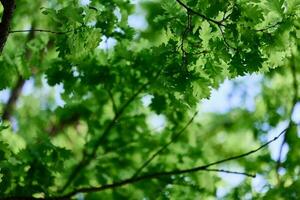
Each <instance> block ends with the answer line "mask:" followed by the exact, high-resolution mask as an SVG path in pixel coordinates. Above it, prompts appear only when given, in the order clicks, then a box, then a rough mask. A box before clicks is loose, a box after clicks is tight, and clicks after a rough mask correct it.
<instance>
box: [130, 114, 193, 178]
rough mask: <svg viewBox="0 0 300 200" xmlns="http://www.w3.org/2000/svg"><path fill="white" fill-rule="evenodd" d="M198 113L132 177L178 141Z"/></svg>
mask: <svg viewBox="0 0 300 200" xmlns="http://www.w3.org/2000/svg"><path fill="white" fill-rule="evenodd" d="M197 114H198V112H195V114H194V115H193V116H192V118H191V119H190V120H189V121H188V122H187V123H186V125H185V126H184V127H183V128H182V129H181V130H180V131H178V132H177V133H175V134H174V136H173V137H172V139H171V140H170V141H169V142H168V143H166V144H165V145H163V146H162V147H160V148H159V149H158V150H157V151H156V152H155V153H154V154H152V156H150V157H149V158H148V160H146V161H145V162H144V163H143V164H142V166H141V167H140V168H139V169H138V170H136V172H135V173H134V175H133V176H132V177H137V176H138V175H139V174H140V173H141V172H142V170H143V169H144V168H145V167H147V166H148V165H149V164H150V162H151V161H152V160H153V159H154V158H155V157H157V156H158V155H159V154H161V153H162V152H163V151H164V150H166V149H167V148H168V147H169V146H170V145H171V144H172V143H173V142H175V141H177V140H178V138H179V137H180V136H181V134H182V133H183V132H184V131H185V130H186V129H187V128H188V127H189V125H190V124H191V123H192V122H193V121H194V119H195V117H196V115H197Z"/></svg>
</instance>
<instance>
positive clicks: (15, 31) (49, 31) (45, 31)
mask: <svg viewBox="0 0 300 200" xmlns="http://www.w3.org/2000/svg"><path fill="white" fill-rule="evenodd" d="M30 31H34V32H44V33H53V34H66V33H70V32H72V31H74V30H69V31H52V30H45V29H25V30H11V31H9V33H26V32H30Z"/></svg>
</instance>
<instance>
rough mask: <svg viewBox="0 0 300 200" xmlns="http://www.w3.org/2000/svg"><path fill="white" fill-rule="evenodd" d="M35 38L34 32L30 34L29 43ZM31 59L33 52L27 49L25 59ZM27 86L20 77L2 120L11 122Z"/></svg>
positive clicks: (4, 110)
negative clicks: (17, 103)
mask: <svg viewBox="0 0 300 200" xmlns="http://www.w3.org/2000/svg"><path fill="white" fill-rule="evenodd" d="M33 38H34V32H33V31H31V32H29V35H28V38H27V41H30V40H32V39H33ZM30 57H31V52H30V50H29V49H28V48H26V49H25V58H26V59H30ZM24 84H25V79H24V78H23V77H22V76H20V75H19V76H18V80H17V83H16V85H15V87H14V88H13V89H12V91H11V93H10V96H9V99H8V102H7V103H6V105H5V107H4V109H3V114H2V120H10V118H11V115H12V112H13V110H14V107H15V104H16V102H17V100H18V98H19V96H20V95H21V92H22V88H23V86H24Z"/></svg>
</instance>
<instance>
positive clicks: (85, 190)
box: [52, 128, 287, 200]
mask: <svg viewBox="0 0 300 200" xmlns="http://www.w3.org/2000/svg"><path fill="white" fill-rule="evenodd" d="M286 130H287V128H285V129H284V130H283V131H281V132H280V133H279V134H278V135H277V136H276V137H274V138H273V139H272V140H269V141H268V142H266V143H264V144H263V145H261V146H260V147H258V148H256V149H253V150H251V151H248V152H246V153H243V154H239V155H236V156H232V157H228V158H225V159H223V160H218V161H215V162H212V163H209V164H206V165H202V166H198V167H194V168H190V169H183V170H178V169H177V170H173V171H165V172H154V173H151V174H146V175H143V176H139V177H131V178H128V179H124V180H121V181H117V182H114V183H111V184H107V185H102V186H99V187H90V188H80V189H75V190H74V191H72V192H70V193H68V194H66V195H64V196H61V197H55V198H52V199H56V200H61V199H64V198H70V197H72V196H74V195H75V194H77V193H80V192H81V193H89V192H99V191H103V190H106V189H112V188H117V187H121V186H124V185H128V184H133V183H136V182H140V181H143V180H150V179H158V178H160V177H163V176H171V175H180V174H187V173H193V172H198V171H220V172H222V171H223V172H224V173H226V172H229V171H226V170H217V169H209V167H211V166H214V165H217V164H221V163H225V162H228V161H231V160H237V159H240V158H244V157H247V156H249V155H251V154H254V153H256V152H258V151H260V150H261V149H263V148H265V147H266V146H268V145H269V144H270V143H272V142H274V141H276V140H277V139H278V138H279V137H280V136H281V135H283V134H284V133H285V132H286ZM236 174H242V175H246V174H247V176H250V177H255V175H252V174H248V173H244V172H236Z"/></svg>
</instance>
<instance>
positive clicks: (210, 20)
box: [176, 0, 225, 26]
mask: <svg viewBox="0 0 300 200" xmlns="http://www.w3.org/2000/svg"><path fill="white" fill-rule="evenodd" d="M176 2H177V3H179V4H180V5H181V6H182V7H183V8H185V9H186V11H187V12H189V13H191V14H194V15H197V16H199V17H201V18H202V19H205V20H207V21H209V22H212V23H214V24H216V25H218V26H225V25H224V24H222V22H220V21H216V20H214V19H211V18H209V17H206V16H205V15H203V14H201V13H199V12H197V11H195V10H193V9H192V8H190V7H188V6H187V5H186V4H184V3H183V2H182V1H181V0H176Z"/></svg>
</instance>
